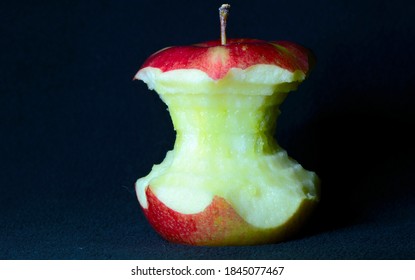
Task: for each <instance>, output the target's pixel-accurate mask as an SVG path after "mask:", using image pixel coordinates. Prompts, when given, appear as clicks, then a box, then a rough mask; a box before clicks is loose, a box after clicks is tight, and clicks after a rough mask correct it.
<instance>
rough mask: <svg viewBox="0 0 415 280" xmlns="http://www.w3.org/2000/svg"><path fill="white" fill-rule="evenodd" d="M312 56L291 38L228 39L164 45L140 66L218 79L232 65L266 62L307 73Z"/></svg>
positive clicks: (253, 64) (238, 66) (291, 70)
mask: <svg viewBox="0 0 415 280" xmlns="http://www.w3.org/2000/svg"><path fill="white" fill-rule="evenodd" d="M311 60H312V54H311V52H310V51H309V50H307V49H306V48H304V47H302V46H300V45H298V44H295V43H292V42H287V41H271V42H266V41H262V40H257V39H229V40H228V41H227V44H226V45H221V41H220V40H217V41H208V42H204V43H199V44H195V45H191V46H176V47H168V48H165V49H162V50H160V51H158V52H156V53H155V54H153V55H151V56H150V57H149V58H148V59H147V60H146V61H145V62H144V64H143V66H142V67H141V69H140V70H142V69H144V68H146V67H152V68H157V69H160V70H161V71H162V72H167V71H172V70H187V69H198V70H201V71H203V72H205V73H206V74H207V75H208V76H209V77H211V78H212V79H214V80H219V79H222V78H224V77H225V76H226V74H227V73H228V72H229V70H230V69H232V68H238V69H242V70H243V69H247V68H249V67H251V66H255V65H260V64H264V65H275V66H278V67H280V68H282V69H285V70H288V71H290V72H295V71H297V70H298V71H301V72H303V73H304V75H307V74H308V71H309V69H310V64H311Z"/></svg>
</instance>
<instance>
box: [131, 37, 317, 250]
mask: <svg viewBox="0 0 415 280" xmlns="http://www.w3.org/2000/svg"><path fill="white" fill-rule="evenodd" d="M222 43H223V42H221V41H219V40H218V41H209V42H205V43H200V44H196V45H193V46H186V47H180V46H179V47H170V48H166V49H164V50H161V51H159V52H157V53H155V54H153V55H152V56H150V57H149V58H148V59H147V61H146V62H145V63H144V65H143V66H142V67H141V69H140V70H139V71H138V73H137V74H136V76H135V78H136V79H140V80H143V81H144V82H145V83H147V85H148V87H149V88H150V89H154V90H155V91H156V92H157V93H158V94H159V95H160V97H161V99H162V100H163V101H164V102H165V103H166V104H167V106H168V108H169V112H170V114H171V117H172V121H173V125H174V128H175V130H176V132H177V136H176V142H175V145H174V149H173V150H172V151H169V152H168V153H167V155H166V158H165V159H164V160H163V162H162V163H160V164H159V165H155V166H153V169H152V170H151V172H150V173H149V174H148V175H147V176H146V177H143V178H141V179H139V180H138V181H137V182H136V185H135V187H136V193H137V197H138V200H139V202H140V205H141V207H142V209H143V211H144V214H145V216H146V217H147V219H148V221H149V222H150V224H151V225H152V226H153V227H154V229H155V230H156V231H157V232H158V233H159V234H160V235H161V236H162V237H163V238H165V239H167V240H169V241H171V242H176V243H183V244H191V245H250V244H261V243H270V242H278V241H282V240H286V239H287V238H290V237H291V236H292V234H293V233H294V232H295V231H296V230H298V228H299V227H300V226H301V225H302V224H303V223H304V221H305V220H306V219H307V217H308V216H309V214H310V213H311V210H312V208H313V207H314V205H315V204H316V202H317V201H318V198H319V187H318V185H319V180H318V177H317V176H316V174H315V173H313V172H311V171H307V170H305V169H304V168H303V167H302V166H301V165H300V164H298V163H297V162H296V161H295V160H293V159H291V158H290V157H288V155H287V153H286V152H285V151H284V150H283V149H282V148H281V147H280V146H279V145H278V144H277V142H276V140H275V139H274V138H273V135H274V132H275V128H276V120H277V117H278V115H279V105H280V104H281V103H282V102H283V101H284V99H285V97H286V95H287V93H288V92H289V91H292V90H295V89H296V88H297V86H298V84H299V83H301V82H302V81H303V80H304V79H305V77H306V76H307V75H308V72H309V69H310V63H311V58H310V57H311V54H310V52H309V51H308V50H307V49H305V48H303V47H301V46H299V45H297V44H294V43H291V42H284V41H279V42H278V41H275V42H265V41H261V40H256V39H230V40H227V41H226V42H225V44H222Z"/></svg>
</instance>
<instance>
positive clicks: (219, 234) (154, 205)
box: [143, 186, 315, 246]
mask: <svg viewBox="0 0 415 280" xmlns="http://www.w3.org/2000/svg"><path fill="white" fill-rule="evenodd" d="M146 196H147V202H148V208H147V209H145V208H143V211H144V214H145V216H146V218H147V219H148V221H149V223H150V224H151V225H152V227H153V228H154V229H155V230H156V231H157V232H158V233H159V234H160V235H161V236H162V237H163V238H164V239H166V240H168V241H170V242H173V243H180V244H189V245H205V246H225V245H255V244H266V243H276V242H280V241H283V240H286V239H288V238H290V237H292V236H293V234H295V232H296V231H297V230H298V228H299V227H300V226H301V225H302V224H303V223H304V221H305V220H306V218H307V217H308V216H309V214H310V213H311V210H312V208H313V207H314V205H315V202H313V201H311V200H303V202H302V203H301V204H300V205H299V207H298V208H297V211H296V212H295V213H293V215H292V216H291V217H287V221H286V222H285V223H284V224H282V225H280V226H277V227H274V228H265V229H264V228H258V227H254V226H252V225H250V224H248V223H247V222H245V221H244V220H243V219H242V218H241V216H239V215H238V214H237V213H236V212H235V210H234V209H233V208H232V206H231V205H230V204H229V203H228V202H227V201H226V200H225V199H223V198H221V197H218V196H215V197H214V198H213V201H212V203H211V204H210V205H209V206H208V207H206V208H205V209H204V210H203V211H202V212H200V213H196V214H182V213H179V212H177V211H174V210H172V209H170V208H168V207H167V206H166V205H165V204H164V203H163V202H161V201H160V200H159V199H158V198H157V197H156V196H155V194H154V193H153V192H152V191H151V188H150V186H148V187H147V188H146ZM252 211H255V209H252ZM273 214H274V215H275V213H270V215H273ZM265 218H266V217H264V219H265Z"/></svg>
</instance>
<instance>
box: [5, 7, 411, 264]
mask: <svg viewBox="0 0 415 280" xmlns="http://www.w3.org/2000/svg"><path fill="white" fill-rule="evenodd" d="M7 2H9V3H4V1H3V2H1V3H0V34H1V52H0V61H1V63H0V65H1V66H0V67H1V70H0V71H1V72H0V166H1V169H0V258H1V259H414V258H415V238H414V233H415V220H414V214H415V203H414V202H415V190H414V181H415V180H414V179H415V175H414V172H413V170H414V168H415V164H414V156H415V151H414V147H413V143H414V140H415V139H414V136H412V134H411V133H413V130H414V127H415V126H414V124H415V121H414V120H415V118H414V117H415V113H414V109H413V108H414V107H413V106H414V105H415V102H414V93H415V75H414V65H415V52H414V50H415V39H414V38H415V20H414V19H413V15H414V14H415V4H413V3H414V2H411V1H407V2H405V1H399V0H398V1H363V0H362V1H255V2H253V1H244V2H243V3H240V2H242V1H234V2H235V3H232V2H231V3H230V4H232V9H231V15H230V18H229V20H230V21H229V28H228V37H255V38H260V39H265V40H279V39H285V40H291V41H294V42H297V43H300V44H303V45H305V46H307V47H309V48H311V49H312V50H313V51H314V52H315V54H316V56H317V58H318V63H317V65H316V68H315V69H314V71H313V73H312V74H311V75H310V77H309V79H308V80H307V81H306V82H305V83H304V84H303V85H302V86H301V87H300V88H299V90H298V91H297V92H295V93H292V94H291V95H290V96H289V97H288V98H287V100H286V102H285V103H284V104H283V106H282V111H283V114H282V115H281V117H280V120H279V127H278V131H277V138H278V140H279V142H280V144H281V145H282V146H283V147H284V148H285V149H287V151H288V152H289V154H290V155H291V156H292V157H293V158H295V159H297V160H298V161H299V162H300V163H302V164H303V166H305V167H306V168H307V169H311V170H314V171H316V172H317V173H318V174H319V176H320V177H321V178H322V182H323V199H322V203H321V206H320V208H319V210H318V211H317V213H316V215H315V216H314V220H313V222H312V223H311V224H310V226H309V227H308V228H307V230H305V231H304V232H303V233H302V234H301V235H300V236H299V237H297V238H295V239H293V240H291V241H287V242H284V243H281V244H274V245H264V246H248V247H222V248H206V247H190V246H182V245H175V244H169V243H167V242H165V241H163V240H162V239H160V238H159V237H158V236H157V235H156V234H155V233H154V232H153V231H152V229H151V228H150V227H149V225H148V223H147V222H146V221H145V219H144V217H143V215H142V213H141V210H140V208H139V205H138V202H137V201H136V197H135V194H134V192H133V184H134V182H135V180H136V179H137V178H139V177H142V176H144V175H146V174H147V173H148V172H149V171H150V169H151V166H152V165H153V164H154V163H159V162H160V161H161V160H162V159H163V158H164V155H165V153H166V151H167V150H169V149H171V147H172V145H173V141H174V131H173V128H172V125H171V121H170V119H169V115H168V112H167V111H166V110H165V106H164V104H162V102H161V101H160V100H159V98H158V97H157V95H156V94H155V93H154V92H150V91H148V90H147V87H146V86H145V85H144V84H143V83H140V82H133V81H132V77H133V75H134V74H135V72H136V70H138V68H139V67H140V65H141V63H142V62H143V61H144V60H145V58H146V57H148V56H149V55H150V54H151V53H153V52H155V51H157V50H158V49H161V48H163V47H165V46H168V45H178V44H180V45H186V44H191V43H196V42H200V41H205V40H211V39H215V38H218V33H219V31H218V30H219V26H218V18H217V8H218V7H219V6H220V4H221V2H219V1H157V4H153V5H152V4H150V3H151V1H38V2H42V4H40V3H35V1H7ZM11 3H12V4H11ZM154 3H156V2H154ZM254 3H255V4H254Z"/></svg>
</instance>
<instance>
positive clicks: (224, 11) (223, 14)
mask: <svg viewBox="0 0 415 280" xmlns="http://www.w3.org/2000/svg"><path fill="white" fill-rule="evenodd" d="M230 8H231V5H229V4H223V5H222V6H220V8H219V18H220V40H221V44H222V45H226V21H227V19H228V14H229V9H230Z"/></svg>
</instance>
